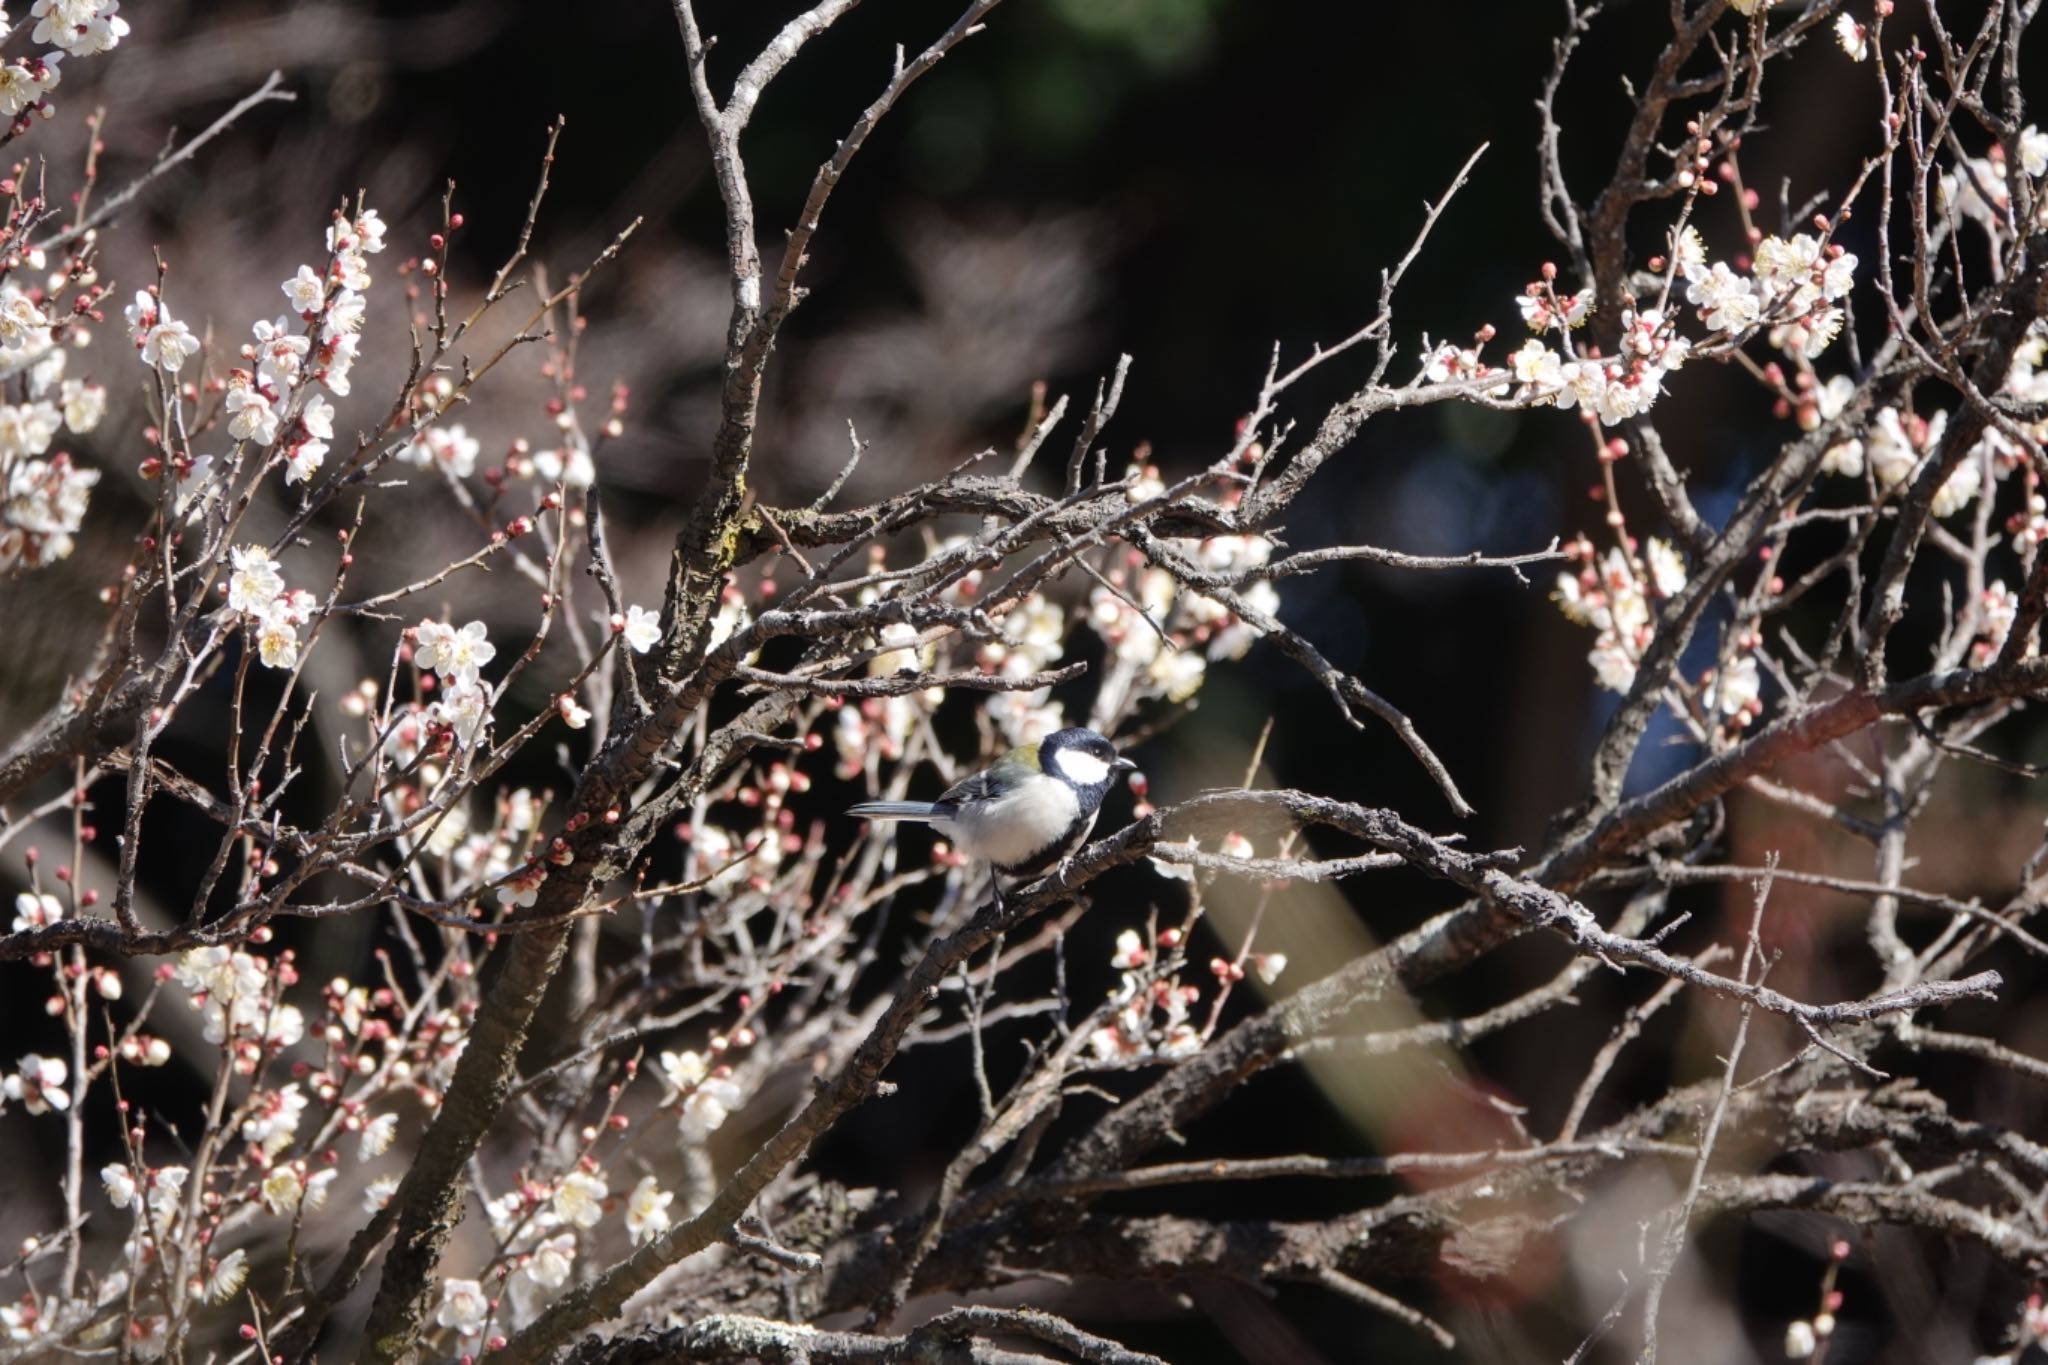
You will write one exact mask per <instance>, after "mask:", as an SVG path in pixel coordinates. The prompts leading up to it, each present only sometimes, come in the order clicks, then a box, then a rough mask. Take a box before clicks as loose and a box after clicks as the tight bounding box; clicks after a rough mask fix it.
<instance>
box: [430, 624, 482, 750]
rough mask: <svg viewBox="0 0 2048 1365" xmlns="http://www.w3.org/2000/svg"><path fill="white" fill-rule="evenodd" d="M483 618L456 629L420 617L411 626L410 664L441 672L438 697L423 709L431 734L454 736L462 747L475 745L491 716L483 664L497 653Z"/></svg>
mask: <svg viewBox="0 0 2048 1365" xmlns="http://www.w3.org/2000/svg"><path fill="white" fill-rule="evenodd" d="M488 634H489V631H488V628H487V627H486V626H485V625H484V623H483V622H482V621H471V622H470V623H469V624H468V625H466V626H463V627H461V628H460V629H457V628H456V627H454V626H452V625H449V624H447V623H446V622H442V621H433V620H427V621H422V622H420V623H419V625H418V626H416V627H415V628H414V630H413V635H414V638H415V644H414V646H413V656H412V658H413V662H414V663H415V664H417V665H418V666H419V667H420V668H422V669H424V670H426V671H427V672H430V673H434V674H437V675H439V678H440V687H439V689H438V690H439V693H440V695H439V697H438V698H437V699H436V700H435V701H434V702H433V703H432V704H431V705H429V706H428V707H427V708H426V712H425V719H426V725H427V730H428V732H429V733H430V734H433V733H438V734H442V735H446V736H449V737H452V739H453V740H454V742H455V743H456V744H457V745H459V746H460V747H462V748H464V749H468V748H473V747H475V745H476V743H477V740H478V738H479V737H480V736H481V735H482V734H483V732H484V730H485V729H486V728H487V727H488V726H489V724H490V719H491V690H490V688H489V687H488V686H486V685H485V683H484V681H483V677H482V672H481V670H482V668H483V666H484V665H485V664H487V663H489V662H490V661H491V660H492V659H494V658H496V657H497V654H498V647H497V646H496V645H494V644H492V643H491V642H490V640H489V639H488V638H486V637H487V635H488Z"/></svg>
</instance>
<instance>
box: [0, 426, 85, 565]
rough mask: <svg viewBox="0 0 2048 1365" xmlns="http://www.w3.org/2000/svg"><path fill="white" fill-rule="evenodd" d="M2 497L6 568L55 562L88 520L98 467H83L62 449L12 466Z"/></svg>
mask: <svg viewBox="0 0 2048 1365" xmlns="http://www.w3.org/2000/svg"><path fill="white" fill-rule="evenodd" d="M5 481H6V482H5V489H4V497H5V501H4V502H0V572H4V571H7V570H11V569H14V568H17V567H28V568H37V567H40V566H42V565H45V564H53V563H55V562H56V561H57V560H60V559H63V558H65V557H66V556H67V555H69V554H70V553H71V550H72V545H73V543H74V542H73V540H72V533H73V532H75V531H76V530H77V529H78V528H79V525H80V524H81V523H82V522H83V521H84V520H85V511H86V505H87V503H88V502H89V501H90V496H91V491H92V488H93V486H94V485H95V484H97V483H98V482H99V481H100V472H99V471H98V470H97V469H81V468H79V467H78V466H77V465H75V464H73V463H72V461H71V457H70V456H68V455H65V454H63V453H62V452H59V453H58V454H56V455H54V456H52V457H51V458H50V459H48V460H35V459H17V460H14V461H12V462H9V463H7V465H6V475H5Z"/></svg>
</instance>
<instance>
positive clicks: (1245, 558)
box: [1087, 466, 1280, 729]
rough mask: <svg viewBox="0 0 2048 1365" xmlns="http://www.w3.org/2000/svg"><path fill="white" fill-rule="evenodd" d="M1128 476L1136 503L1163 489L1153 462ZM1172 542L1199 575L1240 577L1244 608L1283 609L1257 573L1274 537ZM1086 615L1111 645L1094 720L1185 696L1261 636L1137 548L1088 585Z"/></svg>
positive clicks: (1230, 494)
mask: <svg viewBox="0 0 2048 1365" xmlns="http://www.w3.org/2000/svg"><path fill="white" fill-rule="evenodd" d="M1129 476H1130V477H1132V478H1133V479H1134V480H1135V482H1134V483H1133V485H1132V487H1131V489H1130V491H1129V493H1128V494H1127V496H1128V497H1129V498H1130V499H1131V501H1133V502H1144V501H1146V500H1147V499H1150V498H1154V497H1157V496H1159V495H1160V494H1161V493H1163V492H1164V491H1165V489H1164V485H1163V484H1161V483H1160V481H1159V472H1158V470H1156V469H1154V468H1152V467H1150V466H1140V467H1134V468H1133V469H1132V470H1131V471H1129ZM1238 496H1239V491H1238V490H1237V489H1235V488H1233V489H1231V490H1229V491H1227V492H1226V493H1225V495H1224V497H1223V498H1222V503H1223V505H1224V506H1225V507H1226V508H1227V507H1230V506H1234V505H1235V503H1236V501H1237V499H1238ZM1165 543H1166V545H1167V546H1168V548H1170V549H1172V550H1175V551H1177V552H1178V553H1179V555H1180V556H1181V557H1182V558H1183V559H1184V560H1186V561H1187V562H1188V563H1189V564H1191V565H1192V566H1193V567H1194V568H1195V570H1196V571H1197V573H1198V574H1199V575H1202V576H1207V577H1210V578H1213V579H1221V580H1226V581H1231V582H1242V583H1243V584H1244V586H1243V587H1242V588H1240V589H1238V590H1237V596H1238V598H1239V599H1240V600H1241V601H1242V603H1243V605H1244V607H1245V608H1246V610H1247V614H1253V615H1256V616H1258V617H1262V618H1264V619H1268V620H1270V619H1272V618H1275V617H1276V616H1277V615H1278V613H1279V610H1280V594H1279V592H1278V590H1277V589H1275V588H1274V587H1273V585H1272V583H1271V582H1270V581H1269V580H1267V579H1265V578H1262V577H1259V576H1258V571H1259V570H1260V569H1261V568H1263V567H1264V566H1265V565H1266V563H1267V562H1268V561H1269V560H1271V558H1272V555H1273V542H1272V541H1270V540H1268V539H1266V538H1265V537H1264V536H1259V535H1218V536H1208V537H1205V538H1202V539H1199V540H1197V539H1175V540H1168V541H1166V542H1165ZM1087 619H1088V624H1089V625H1090V626H1091V627H1092V628H1093V629H1094V631H1095V633H1096V634H1097V635H1099V636H1101V637H1102V641H1103V643H1104V644H1105V645H1107V646H1108V648H1109V651H1110V662H1109V664H1108V666H1107V668H1106V670H1105V673H1104V677H1103V682H1102V685H1101V688H1100V690H1099V691H1098V693H1097V697H1096V702H1095V715H1094V717H1093V719H1094V720H1095V721H1096V722H1106V720H1107V719H1108V718H1109V717H1112V716H1117V715H1121V714H1125V713H1126V712H1127V710H1128V708H1129V707H1131V706H1132V705H1134V704H1135V703H1137V702H1139V701H1144V700H1149V699H1160V700H1164V701H1166V702H1168V703H1171V704H1173V705H1179V704H1181V703H1183V702H1186V701H1188V700H1189V699H1190V698H1192V697H1193V696H1194V695H1195V693H1196V692H1198V691H1200V690H1201V687H1202V683H1203V681H1204V678H1205V675H1206V673H1207V670H1208V666H1209V665H1210V664H1212V663H1217V662H1220V661H1224V660H1232V659H1242V658H1243V657H1244V656H1245V655H1246V654H1247V653H1248V652H1249V651H1250V650H1251V647H1252V645H1253V644H1254V643H1256V642H1257V640H1258V638H1259V636H1260V633H1261V632H1260V629H1259V628H1258V627H1257V626H1255V625H1254V624H1253V623H1252V621H1250V620H1247V619H1245V618H1244V617H1243V616H1240V615H1239V614H1237V613H1236V612H1234V611H1232V610H1231V609H1230V608H1229V607H1226V606H1225V605H1224V604H1223V603H1222V602H1220V601H1218V600H1217V599H1216V598H1214V597H1211V596H1208V595H1206V594H1204V593H1202V592H1200V591H1198V590H1196V589H1194V588H1191V587H1188V586H1186V585H1184V584H1183V583H1182V582H1181V581H1180V580H1179V579H1178V578H1176V577H1175V575H1174V574H1173V572H1171V571H1170V570H1168V569H1165V568H1162V567H1160V566H1158V565H1153V564H1148V563H1146V561H1145V559H1144V556H1143V555H1142V554H1140V553H1139V552H1138V551H1137V550H1135V549H1132V550H1126V551H1125V552H1124V553H1123V554H1122V555H1121V556H1120V557H1119V558H1117V559H1115V560H1112V562H1111V563H1110V565H1109V566H1108V568H1107V569H1106V571H1105V572H1104V573H1103V574H1102V581H1101V582H1099V583H1097V584H1096V586H1095V587H1094V588H1093V589H1091V590H1090V592H1089V595H1088V617H1087ZM1096 728H1097V729H1101V728H1102V724H1101V723H1098V724H1097V726H1096Z"/></svg>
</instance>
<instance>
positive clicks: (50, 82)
mask: <svg viewBox="0 0 2048 1365" xmlns="http://www.w3.org/2000/svg"><path fill="white" fill-rule="evenodd" d="M63 57H64V54H63V53H62V52H44V53H41V54H40V55H38V56H34V57H18V58H16V59H15V60H14V61H11V62H8V63H6V64H4V65H0V118H13V117H15V116H16V115H18V114H20V113H21V112H22V111H23V110H24V109H29V108H32V107H33V106H35V105H37V104H39V103H41V102H42V98H43V96H45V95H47V94H49V93H50V92H51V91H52V90H55V89H56V88H57V83H58V81H59V80H61V79H62V76H63V73H62V72H61V71H59V70H58V63H59V62H60V61H62V59H63Z"/></svg>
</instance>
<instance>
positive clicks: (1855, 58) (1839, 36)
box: [1835, 14, 1870, 62]
mask: <svg viewBox="0 0 2048 1365" xmlns="http://www.w3.org/2000/svg"><path fill="white" fill-rule="evenodd" d="M1869 39H1870V35H1869V32H1868V30H1866V29H1865V28H1864V27H1863V25H1861V24H1859V23H1857V22H1856V18H1855V16H1854V15H1850V14H1837V15H1836V16H1835V41H1836V42H1837V43H1840V44H1841V45H1842V51H1844V52H1846V53H1848V54H1849V60H1850V61H1852V62H1860V61H1863V60H1864V59H1866V58H1867V57H1869V56H1870V41H1869Z"/></svg>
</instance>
